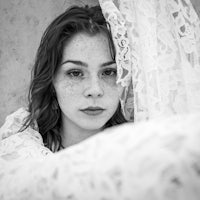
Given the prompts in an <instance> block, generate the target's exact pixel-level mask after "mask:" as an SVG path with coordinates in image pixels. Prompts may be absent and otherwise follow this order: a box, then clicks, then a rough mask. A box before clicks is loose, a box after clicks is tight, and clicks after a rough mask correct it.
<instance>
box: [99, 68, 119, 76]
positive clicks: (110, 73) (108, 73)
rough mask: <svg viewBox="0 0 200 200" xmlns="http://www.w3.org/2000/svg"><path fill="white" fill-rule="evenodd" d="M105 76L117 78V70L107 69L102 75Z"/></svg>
mask: <svg viewBox="0 0 200 200" xmlns="http://www.w3.org/2000/svg"><path fill="white" fill-rule="evenodd" d="M102 75H103V76H116V75H117V70H116V69H106V70H104V71H103V73H102Z"/></svg>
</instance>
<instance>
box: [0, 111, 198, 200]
mask: <svg viewBox="0 0 200 200" xmlns="http://www.w3.org/2000/svg"><path fill="white" fill-rule="evenodd" d="M12 117H14V115H12ZM9 119H11V118H9ZM12 119H15V123H16V119H17V117H16V116H15V117H14V118H12ZM17 121H20V120H17ZM199 121H200V114H193V115H185V116H184V115H183V116H174V117H171V118H168V119H165V120H164V119H160V120H158V119H157V120H150V121H149V122H140V123H136V124H133V123H129V124H125V125H123V126H119V127H116V128H115V127H113V128H110V129H107V130H105V131H104V132H102V133H100V134H98V135H96V136H94V137H91V138H90V139H88V140H86V141H84V142H82V143H80V144H77V145H74V146H72V147H69V148H68V149H64V150H62V151H60V152H58V153H55V154H53V153H51V152H50V153H49V152H48V151H46V150H45V151H46V152H48V154H46V153H45V154H44V153H43V151H44V146H43V144H42V143H41V140H40V137H41V136H40V135H39V133H38V132H33V131H31V132H29V131H30V129H29V131H27V132H26V133H25V134H24V137H21V136H19V138H21V140H23V142H19V140H18V139H16V138H15V139H12V137H13V136H17V135H18V134H19V133H15V134H14V135H13V134H12V135H10V136H9V137H7V138H5V139H3V140H2V141H1V142H0V144H1V145H2V144H3V146H4V143H2V142H3V141H6V140H7V143H8V141H10V144H13V145H14V146H12V145H9V146H7V147H6V146H4V148H5V150H7V153H8V155H5V152H4V153H1V156H0V166H1V167H0V186H1V187H0V199H1V200H13V199H18V200H22V199H29V200H35V199H38V200H39V199H41V200H53V199H55V200H62V199H70V200H103V199H104V200H105V199H110V200H127V199H140V200H146V199H150V200H151V199H159V200H169V199H170V200H188V199H192V200H198V199H199V196H200V164H199V163H200V145H199V144H200V134H199V133H200V123H199ZM9 123H10V124H12V122H11V121H10V122H9ZM16 125H17V126H18V125H19V124H16ZM13 127H14V126H13ZM4 130H5V129H4ZM10 130H11V129H10ZM1 134H2V130H1ZM21 134H23V132H22V133H21ZM19 135H20V134H19ZM25 135H26V136H25ZM29 136H30V137H29ZM8 139H10V140H8ZM14 141H15V142H14ZM33 141H34V145H32V144H33V143H32V142H33ZM20 144H27V146H26V145H21V146H20ZM3 146H1V151H0V152H2V148H3ZM14 148H16V151H15V153H16V154H13V153H12V155H18V154H20V155H21V157H20V158H19V157H18V158H17V159H16V157H13V156H11V157H9V155H10V152H11V151H12V152H14V151H13V150H14ZM20 149H22V151H21V150H20ZM24 149H25V151H24ZM26 151H27V152H31V153H29V154H27V152H26ZM19 152H20V153H19ZM23 154H24V155H25V156H22V155H23ZM46 155H48V156H46ZM11 161H12V162H11Z"/></svg>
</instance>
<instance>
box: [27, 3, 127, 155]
mask: <svg viewBox="0 0 200 200" xmlns="http://www.w3.org/2000/svg"><path fill="white" fill-rule="evenodd" d="M78 32H86V33H88V34H90V35H95V34H97V33H101V32H102V33H104V34H105V35H106V36H107V37H108V41H109V48H110V52H111V56H112V59H113V60H115V48H114V44H113V41H112V36H111V32H110V28H109V24H108V23H107V22H106V21H105V19H104V17H103V15H102V12H101V8H100V7H99V6H94V7H88V6H85V7H78V6H73V7H71V8H69V9H68V10H66V11H65V12H64V13H63V14H61V15H60V16H58V17H57V18H56V19H55V20H53V22H52V23H51V24H50V25H49V26H48V27H47V29H46V31H45V32H44V34H43V36H42V39H41V42H40V46H39V48H38V51H37V54H36V60H35V64H34V66H33V70H32V81H31V85H30V88H29V94H28V103H29V106H28V111H29V112H30V114H29V116H28V118H27V121H26V122H25V125H24V127H25V128H26V127H28V126H32V127H33V125H34V123H35V122H37V125H38V128H39V132H40V134H41V135H42V137H43V142H44V145H45V146H46V147H48V148H49V149H50V150H52V151H53V152H56V151H59V150H60V149H61V148H63V146H62V138H61V135H60V131H59V130H60V127H61V123H62V122H61V110H60V108H59V106H57V107H58V108H55V107H56V104H57V98H56V94H55V89H54V87H53V77H54V75H55V73H56V71H57V69H58V67H59V65H60V64H61V60H62V54H63V47H64V45H65V44H66V41H67V40H69V39H70V38H71V37H72V36H73V35H75V34H76V33H78ZM124 122H126V120H125V118H124V117H123V115H122V113H121V108H120V104H119V106H118V109H117V111H116V112H115V114H114V115H113V117H112V118H111V119H110V120H109V121H108V122H107V123H106V124H105V126H104V127H103V128H107V127H110V126H113V125H116V124H121V123H124Z"/></svg>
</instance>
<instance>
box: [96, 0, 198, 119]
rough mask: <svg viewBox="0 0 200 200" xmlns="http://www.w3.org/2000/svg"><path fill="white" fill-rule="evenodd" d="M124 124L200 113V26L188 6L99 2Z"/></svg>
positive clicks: (141, 0)
mask: <svg viewBox="0 0 200 200" xmlns="http://www.w3.org/2000/svg"><path fill="white" fill-rule="evenodd" d="M99 2H100V5H101V7H102V10H103V13H104V16H105V18H106V20H107V21H108V22H109V23H110V25H111V30H112V34H113V39H114V42H115V46H116V50H117V56H116V62H117V65H118V72H119V73H118V74H119V77H118V83H119V84H121V85H122V86H123V87H124V92H123V94H122V96H121V104H122V107H123V111H124V114H125V116H126V118H127V119H128V120H133V119H134V120H135V121H140V120H146V119H149V118H157V117H165V116H170V115H172V114H181V113H190V112H194V111H199V110H200V78H199V77H200V21H199V18H198V16H197V14H196V12H195V11H194V9H193V7H192V4H191V3H190V1H189V0H99Z"/></svg>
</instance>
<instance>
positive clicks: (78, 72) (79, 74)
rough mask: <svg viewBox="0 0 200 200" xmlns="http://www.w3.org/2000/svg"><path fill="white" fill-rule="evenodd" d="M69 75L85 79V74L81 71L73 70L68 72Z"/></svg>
mask: <svg viewBox="0 0 200 200" xmlns="http://www.w3.org/2000/svg"><path fill="white" fill-rule="evenodd" d="M67 75H68V76H70V77H71V78H79V77H83V72H82V71H81V70H77V69H73V70H70V71H68V72H67Z"/></svg>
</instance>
